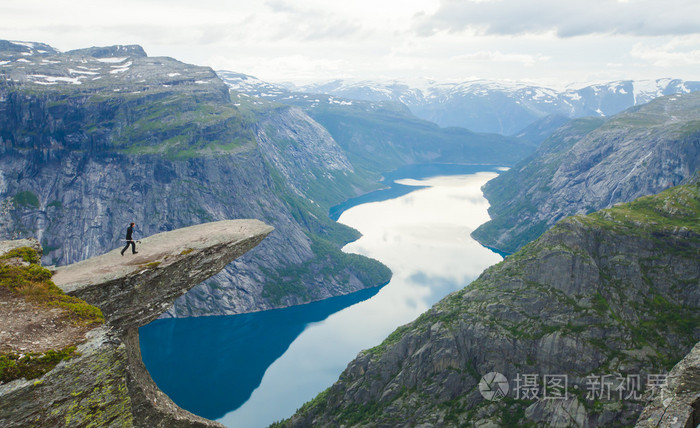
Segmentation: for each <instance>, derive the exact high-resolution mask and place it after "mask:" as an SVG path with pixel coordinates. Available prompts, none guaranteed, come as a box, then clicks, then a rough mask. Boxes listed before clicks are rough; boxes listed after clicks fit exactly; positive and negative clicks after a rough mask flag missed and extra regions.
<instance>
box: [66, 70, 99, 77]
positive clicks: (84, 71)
mask: <svg viewBox="0 0 700 428" xmlns="http://www.w3.org/2000/svg"><path fill="white" fill-rule="evenodd" d="M68 72H69V73H70V74H88V75H92V76H94V75H96V74H100V73H96V72H94V71H86V70H73V69H72V68H69V69H68Z"/></svg>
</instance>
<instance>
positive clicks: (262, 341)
mask: <svg viewBox="0 0 700 428" xmlns="http://www.w3.org/2000/svg"><path fill="white" fill-rule="evenodd" d="M378 291H379V288H373V289H369V290H362V291H359V292H357V293H353V294H351V295H347V296H340V297H335V298H332V299H327V300H324V301H321V302H315V303H310V304H308V305H302V306H295V307H291V308H285V309H277V310H272V311H264V312H257V313H251V314H242V315H236V316H217V317H202V318H179V319H161V320H156V321H153V322H152V323H150V324H148V325H146V326H144V327H141V329H140V330H139V333H140V336H141V353H142V356H143V361H144V363H145V364H146V367H147V368H148V371H149V372H150V373H151V377H152V378H153V380H154V381H155V382H156V384H157V385H158V386H159V387H160V389H161V390H163V391H164V392H165V393H166V394H168V396H170V398H171V399H172V400H173V401H174V402H175V403H177V404H178V405H179V406H180V407H182V408H184V409H187V410H189V411H191V412H193V413H196V414H198V415H200V416H204V417H206V418H209V419H216V418H220V417H222V416H223V415H224V414H226V413H227V412H229V411H230V410H231V409H235V408H237V407H239V406H240V405H241V404H243V403H244V402H245V401H246V400H248V398H249V397H250V395H251V393H252V392H253V390H255V388H257V387H258V385H260V381H261V380H262V378H263V375H264V373H265V370H267V368H268V367H269V366H270V364H272V363H273V362H274V361H275V360H276V359H278V358H279V357H280V356H281V355H282V354H284V352H285V351H286V350H287V348H288V347H289V344H290V343H292V342H293V341H294V340H295V339H296V338H297V337H298V336H299V334H301V333H302V332H303V331H304V329H305V328H306V327H307V326H308V325H309V324H312V323H316V322H319V321H323V320H324V319H326V318H327V317H328V316H329V315H330V314H332V313H335V312H338V311H340V310H342V309H344V308H347V307H349V306H352V305H354V304H356V303H358V302H361V301H363V300H367V299H369V298H371V297H373V296H374V295H375V294H377V292H378ZM173 374H176V375H173Z"/></svg>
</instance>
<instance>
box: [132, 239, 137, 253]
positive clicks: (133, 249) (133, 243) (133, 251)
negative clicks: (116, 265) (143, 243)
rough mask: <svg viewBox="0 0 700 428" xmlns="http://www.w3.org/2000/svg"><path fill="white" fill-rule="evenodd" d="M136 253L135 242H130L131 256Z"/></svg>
mask: <svg viewBox="0 0 700 428" xmlns="http://www.w3.org/2000/svg"><path fill="white" fill-rule="evenodd" d="M137 252H138V251H136V242H134V241H131V254H136V253H137Z"/></svg>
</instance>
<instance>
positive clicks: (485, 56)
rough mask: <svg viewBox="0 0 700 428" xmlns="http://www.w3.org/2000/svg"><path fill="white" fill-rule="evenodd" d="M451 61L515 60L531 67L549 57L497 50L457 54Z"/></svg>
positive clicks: (547, 59)
mask: <svg viewBox="0 0 700 428" xmlns="http://www.w3.org/2000/svg"><path fill="white" fill-rule="evenodd" d="M450 59H451V60H452V61H488V62H515V63H520V64H522V65H524V66H525V67H531V66H533V65H535V64H536V63H538V62H545V61H549V60H550V57H548V56H545V55H541V54H537V55H528V54H507V53H502V52H499V51H479V52H475V53H470V54H465V55H458V56H455V57H452V58H450Z"/></svg>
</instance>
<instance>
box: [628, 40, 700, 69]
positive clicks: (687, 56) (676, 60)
mask: <svg viewBox="0 0 700 428" xmlns="http://www.w3.org/2000/svg"><path fill="white" fill-rule="evenodd" d="M698 46H700V37H690V36H686V37H676V38H673V39H672V40H671V41H670V42H667V43H664V44H663V45H660V46H650V45H648V44H645V43H637V44H635V45H634V46H633V47H632V51H631V52H630V55H631V56H633V57H635V58H639V59H643V60H645V61H648V62H650V63H651V64H652V65H654V66H657V67H678V66H681V65H695V64H700V49H697V48H698Z"/></svg>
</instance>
